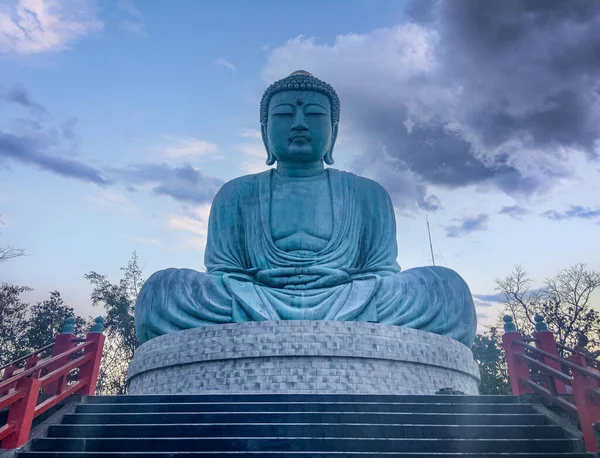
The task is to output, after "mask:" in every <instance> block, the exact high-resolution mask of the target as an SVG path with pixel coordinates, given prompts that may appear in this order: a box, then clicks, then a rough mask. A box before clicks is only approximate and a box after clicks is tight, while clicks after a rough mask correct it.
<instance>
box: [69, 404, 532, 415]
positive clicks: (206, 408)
mask: <svg viewBox="0 0 600 458" xmlns="http://www.w3.org/2000/svg"><path fill="white" fill-rule="evenodd" d="M290 411H291V412H398V413H402V412H410V413H429V412H436V413H512V414H521V413H531V412H533V408H532V405H531V404H492V403H488V404H485V403H477V404H475V403H471V404H465V403H438V404H433V403H428V404H425V403H408V402H404V403H386V404H381V403H377V402H368V403H367V402H319V403H316V402H268V403H267V402H227V403H214V402H206V403H200V402H188V403H173V404H165V403H163V404H140V403H129V404H125V403H116V404H108V403H103V404H80V405H78V406H77V410H76V412H77V413H131V412H136V413H145V412H290Z"/></svg>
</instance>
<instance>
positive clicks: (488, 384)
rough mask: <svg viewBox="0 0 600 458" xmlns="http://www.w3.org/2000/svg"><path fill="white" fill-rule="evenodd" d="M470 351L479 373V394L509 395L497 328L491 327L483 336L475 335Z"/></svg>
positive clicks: (500, 338) (504, 360) (508, 383)
mask: <svg viewBox="0 0 600 458" xmlns="http://www.w3.org/2000/svg"><path fill="white" fill-rule="evenodd" d="M471 350H472V351H473V357H474V358H475V361H476V362H477V364H478V365H479V371H480V373H481V385H480V386H479V391H480V393H481V394H495V395H498V394H510V393H511V388H510V381H509V379H508V372H507V370H506V359H505V357H504V348H503V347H502V337H501V334H500V332H499V330H498V328H494V327H492V328H490V329H489V331H487V332H485V333H483V334H477V335H476V336H475V342H474V343H473V346H472V347H471Z"/></svg>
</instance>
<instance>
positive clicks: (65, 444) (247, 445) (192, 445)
mask: <svg viewBox="0 0 600 458" xmlns="http://www.w3.org/2000/svg"><path fill="white" fill-rule="evenodd" d="M31 450H32V451H90V452H98V451H103V452H128V451H131V452H134V451H135V452H147V451H154V452H171V451H173V452H175V451H176V452H184V451H187V452H195V451H215V452H220V451H240V452H241V451H253V450H260V451H263V452H264V451H276V452H283V451H289V452H292V451H298V452H300V451H302V452H315V453H325V452H331V451H340V452H350V451H352V452H429V453H432V452H437V453H441V452H444V453H450V452H454V453H458V452H469V453H477V452H488V453H489V452H496V453H501V452H502V453H514V452H521V453H524V452H528V453H551V452H554V453H559V452H560V453H567V452H574V451H580V441H578V440H576V439H525V440H518V439H512V438H511V439H430V438H426V439H415V438H410V439H404V438H402V439H398V438H392V439H389V438H385V439H383V438H373V439H364V438H350V437H344V438H337V437H336V438H324V437H317V438H316V437H285V438H282V437H264V438H240V437H227V438H223V437H203V438H151V437H144V438H120V439H119V440H113V439H96V438H44V439H34V440H33V441H32V443H31Z"/></svg>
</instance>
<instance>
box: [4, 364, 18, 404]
mask: <svg viewBox="0 0 600 458" xmlns="http://www.w3.org/2000/svg"><path fill="white" fill-rule="evenodd" d="M17 369H18V368H17V366H15V365H12V366H8V367H7V368H6V369H4V375H3V376H2V380H1V381H2V382H3V381H5V380H8V379H9V378H11V377H12V376H13V374H14V373H15V371H16V370H17ZM7 394H8V390H7V391H4V392H3V391H0V398H1V397H2V396H5V395H7Z"/></svg>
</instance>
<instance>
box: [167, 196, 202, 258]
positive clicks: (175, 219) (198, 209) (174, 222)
mask: <svg viewBox="0 0 600 458" xmlns="http://www.w3.org/2000/svg"><path fill="white" fill-rule="evenodd" d="M210 207H211V206H210V205H209V204H204V205H197V206H193V207H186V209H185V213H184V214H180V215H172V216H171V217H169V219H168V224H169V227H171V228H172V229H176V230H179V231H183V232H188V233H191V234H193V235H192V236H188V237H185V238H184V239H182V240H181V241H180V243H179V244H178V245H180V249H190V248H191V249H195V250H200V251H202V250H204V248H205V247H206V237H207V236H208V217H209V214H210Z"/></svg>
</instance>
